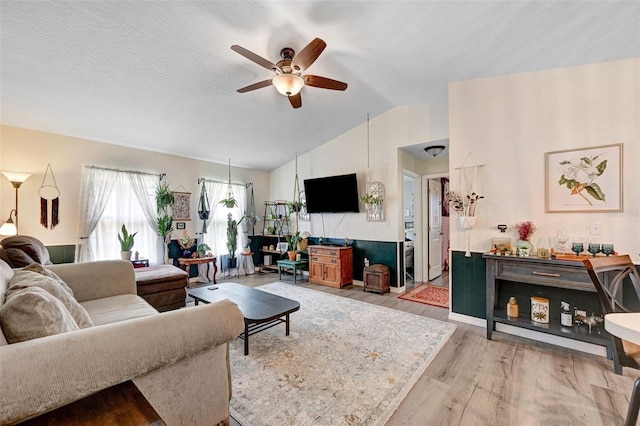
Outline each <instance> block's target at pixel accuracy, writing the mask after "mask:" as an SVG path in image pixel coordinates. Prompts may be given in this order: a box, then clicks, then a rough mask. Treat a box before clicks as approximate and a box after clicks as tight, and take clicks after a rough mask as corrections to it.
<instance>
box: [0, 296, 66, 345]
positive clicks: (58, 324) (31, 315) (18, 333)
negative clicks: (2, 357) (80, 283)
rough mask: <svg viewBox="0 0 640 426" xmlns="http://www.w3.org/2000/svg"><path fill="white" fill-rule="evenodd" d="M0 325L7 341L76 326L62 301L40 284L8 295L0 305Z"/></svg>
mask: <svg viewBox="0 0 640 426" xmlns="http://www.w3.org/2000/svg"><path fill="white" fill-rule="evenodd" d="M0 326H1V327H2V332H3V333H4V335H5V337H6V338H7V341H8V342H9V343H17V342H23V341H25V340H31V339H37V338H39V337H45V336H50V335H53V334H59V333H65V332H67V331H74V330H78V329H79V328H78V325H77V324H76V322H75V320H74V319H73V317H72V316H71V313H69V311H68V310H67V308H65V307H64V305H63V304H62V302H61V301H60V300H58V299H57V298H55V297H53V296H52V295H51V294H49V293H48V292H47V291H45V290H43V289H41V288H39V287H30V288H24V289H22V290H17V291H14V292H12V293H11V294H7V300H6V301H5V303H4V304H3V305H2V307H0Z"/></svg>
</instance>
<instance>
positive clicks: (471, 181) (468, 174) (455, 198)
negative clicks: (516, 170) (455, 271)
mask: <svg viewBox="0 0 640 426" xmlns="http://www.w3.org/2000/svg"><path fill="white" fill-rule="evenodd" d="M482 166H483V164H480V163H479V162H478V161H477V159H476V158H475V157H474V156H473V154H472V153H471V152H470V153H469V154H468V155H467V157H466V158H465V161H464V163H463V165H462V167H456V170H457V171H458V188H459V189H458V191H449V192H447V193H446V194H445V201H446V202H448V203H449V205H450V206H451V209H452V210H453V211H454V212H456V213H457V214H458V215H459V216H460V217H459V218H458V220H459V223H460V227H461V228H462V229H464V232H465V254H464V255H465V257H471V230H472V229H473V228H474V227H475V226H476V222H477V216H476V207H477V206H478V201H479V200H481V199H483V198H484V196H482V195H479V194H477V193H476V178H477V174H478V168H480V167H482Z"/></svg>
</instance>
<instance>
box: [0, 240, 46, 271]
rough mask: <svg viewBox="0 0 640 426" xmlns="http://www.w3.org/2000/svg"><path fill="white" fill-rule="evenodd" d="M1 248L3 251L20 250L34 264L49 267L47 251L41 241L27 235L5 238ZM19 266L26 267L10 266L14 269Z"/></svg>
mask: <svg viewBox="0 0 640 426" xmlns="http://www.w3.org/2000/svg"><path fill="white" fill-rule="evenodd" d="M2 247H4V248H5V249H19V250H22V251H24V252H25V253H26V254H27V256H28V257H29V258H30V259H32V260H33V261H34V262H37V263H41V264H43V265H51V259H50V257H49V250H47V248H46V247H45V245H44V244H43V243H42V241H40V240H39V239H37V238H34V237H30V236H28V235H14V236H13V237H7V238H5V239H3V240H2ZM29 263H31V262H29ZM21 266H26V265H19V266H17V265H12V267H14V268H18V267H21Z"/></svg>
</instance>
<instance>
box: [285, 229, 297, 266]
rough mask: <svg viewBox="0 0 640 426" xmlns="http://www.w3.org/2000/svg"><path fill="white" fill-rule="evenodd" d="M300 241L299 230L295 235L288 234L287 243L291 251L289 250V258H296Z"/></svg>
mask: <svg viewBox="0 0 640 426" xmlns="http://www.w3.org/2000/svg"><path fill="white" fill-rule="evenodd" d="M298 241H300V233H299V232H296V233H295V234H293V235H287V244H289V251H287V254H288V255H289V260H296V255H297V254H298Z"/></svg>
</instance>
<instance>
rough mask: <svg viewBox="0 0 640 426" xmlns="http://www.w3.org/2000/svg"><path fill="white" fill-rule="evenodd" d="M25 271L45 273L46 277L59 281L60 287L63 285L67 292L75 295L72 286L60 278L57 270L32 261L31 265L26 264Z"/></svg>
mask: <svg viewBox="0 0 640 426" xmlns="http://www.w3.org/2000/svg"><path fill="white" fill-rule="evenodd" d="M22 270H23V271H33V272H37V273H38V274H40V275H44V276H46V277H49V278H52V279H53V280H54V281H55V282H57V283H58V284H60V287H62V288H63V289H64V290H65V291H66V292H67V293H69V294H70V295H71V296H73V290H71V287H69V286H68V285H67V283H65V282H64V281H62V278H60V277H59V276H58V275H57V274H56V273H55V272H52V271H50V270H48V269H47V268H45V267H44V266H42V265H41V264H39V263H32V264H31V265H29V266H26V267H25V268H23V269H22Z"/></svg>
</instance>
